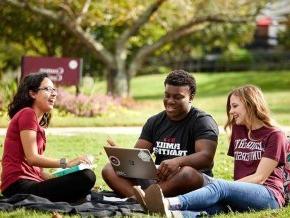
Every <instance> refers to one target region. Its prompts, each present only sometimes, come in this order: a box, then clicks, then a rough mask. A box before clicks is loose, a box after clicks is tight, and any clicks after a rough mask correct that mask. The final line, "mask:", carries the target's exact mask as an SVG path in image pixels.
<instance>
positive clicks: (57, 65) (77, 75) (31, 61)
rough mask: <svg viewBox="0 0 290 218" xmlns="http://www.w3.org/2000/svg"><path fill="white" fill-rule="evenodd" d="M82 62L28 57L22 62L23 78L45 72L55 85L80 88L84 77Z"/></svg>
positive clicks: (77, 59)
mask: <svg viewBox="0 0 290 218" xmlns="http://www.w3.org/2000/svg"><path fill="white" fill-rule="evenodd" d="M82 62H83V61H82V58H67V57H66V58H63V57H61V58H57V57H32V56H26V57H22V61H21V77H24V76H26V75H28V74H30V73H35V72H43V73H47V74H48V75H49V78H50V79H51V80H52V81H53V82H54V83H55V84H61V85H76V86H78V85H79V82H80V80H81V75H82Z"/></svg>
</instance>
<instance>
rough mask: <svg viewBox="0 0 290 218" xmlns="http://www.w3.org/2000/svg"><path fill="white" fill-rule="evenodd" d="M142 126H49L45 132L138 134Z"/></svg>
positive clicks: (55, 133) (54, 133)
mask: <svg viewBox="0 0 290 218" xmlns="http://www.w3.org/2000/svg"><path fill="white" fill-rule="evenodd" d="M141 130H142V127H138V126H136V127H135V126H134V127H64V128H55V127H49V128H47V130H46V133H47V134H49V135H50V134H51V135H77V134H85V133H105V134H122V135H139V134H140V133H141ZM5 134H6V129H5V128H0V136H4V135H5Z"/></svg>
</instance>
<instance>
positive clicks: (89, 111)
mask: <svg viewBox="0 0 290 218" xmlns="http://www.w3.org/2000/svg"><path fill="white" fill-rule="evenodd" d="M55 106H56V107H57V108H59V109H60V110H64V111H67V112H70V113H73V114H75V115H77V116H84V117H93V116H97V115H101V114H102V113H105V112H106V111H107V110H108V109H109V108H110V107H111V106H120V107H121V106H122V99H121V98H113V97H112V96H108V95H91V96H87V95H84V94H79V95H77V96H76V95H73V94H70V93H68V92H66V91H65V90H64V89H62V88H59V89H58V95H57V100H56V104H55Z"/></svg>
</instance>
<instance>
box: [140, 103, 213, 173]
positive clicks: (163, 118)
mask: <svg viewBox="0 0 290 218" xmlns="http://www.w3.org/2000/svg"><path fill="white" fill-rule="evenodd" d="M139 138H140V139H144V140H147V141H149V142H151V143H152V144H153V151H154V154H155V156H156V160H155V163H156V164H160V163H161V161H163V160H167V159H171V158H174V157H178V156H186V155H190V154H193V153H195V146H194V145H195V141H196V140H199V139H209V140H213V141H217V140H218V126H217V124H216V122H215V121H214V119H213V118H212V117H211V116H210V115H209V114H207V113H205V112H203V111H201V110H199V109H196V108H191V109H190V111H189V113H188V115H187V116H186V117H185V118H184V119H182V120H180V121H172V120H170V119H169V118H168V117H167V115H166V112H165V111H162V112H160V113H158V114H156V115H154V116H152V117H150V118H149V119H148V120H147V122H146V123H145V125H144V126H143V129H142V132H141V135H140V137H139ZM201 171H202V172H204V173H206V174H208V175H212V172H211V169H204V170H201Z"/></svg>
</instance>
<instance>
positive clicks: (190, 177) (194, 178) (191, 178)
mask: <svg viewBox="0 0 290 218" xmlns="http://www.w3.org/2000/svg"><path fill="white" fill-rule="evenodd" d="M179 176H180V179H181V180H182V181H184V182H186V183H192V184H194V185H197V186H200V187H201V186H202V184H203V177H202V175H201V173H200V172H198V171H197V170H195V169H193V168H192V167H189V166H185V167H182V168H181V169H180V171H179Z"/></svg>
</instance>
